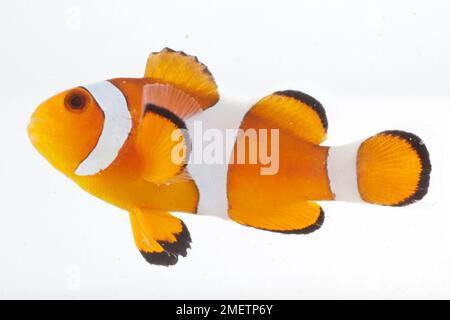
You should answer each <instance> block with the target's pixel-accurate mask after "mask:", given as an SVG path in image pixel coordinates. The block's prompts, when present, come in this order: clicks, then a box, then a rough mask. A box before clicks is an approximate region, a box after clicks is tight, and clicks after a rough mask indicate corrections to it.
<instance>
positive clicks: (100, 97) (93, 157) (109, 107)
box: [75, 81, 132, 176]
mask: <svg viewBox="0 0 450 320" xmlns="http://www.w3.org/2000/svg"><path fill="white" fill-rule="evenodd" d="M84 88H85V89H86V90H87V91H89V92H90V94H91V95H92V97H93V98H94V99H95V101H96V102H97V104H98V105H99V106H100V108H101V109H102V111H103V114H104V115H105V118H104V122H103V129H102V132H101V134H100V137H99V139H98V141H97V145H96V146H95V148H94V149H93V150H92V151H91V153H90V154H89V155H88V157H87V158H86V159H84V160H83V162H81V163H80V165H79V166H78V168H77V169H76V171H75V174H77V175H79V176H90V175H94V174H96V173H99V172H100V171H101V170H104V169H106V168H107V167H108V166H109V165H110V164H111V163H112V162H113V161H114V160H115V159H116V157H117V155H118V154H119V151H120V149H121V148H122V146H123V144H124V143H125V141H126V140H127V138H128V135H129V133H130V131H131V127H132V121H131V115H130V112H129V110H128V106H127V101H126V99H125V96H124V95H123V93H122V92H121V91H120V90H119V89H118V88H117V87H116V86H114V85H113V84H112V83H111V82H109V81H102V82H97V83H94V84H90V85H87V86H84Z"/></svg>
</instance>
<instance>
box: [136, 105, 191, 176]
mask: <svg viewBox="0 0 450 320" xmlns="http://www.w3.org/2000/svg"><path fill="white" fill-rule="evenodd" d="M136 148H137V151H138V154H139V156H140V159H141V164H142V168H141V172H142V177H143V179H145V180H147V181H149V182H153V183H166V182H167V181H168V180H171V179H173V178H175V177H176V176H177V175H179V174H180V173H182V172H183V169H184V168H185V166H186V162H187V159H189V152H190V148H191V143H190V139H189V134H188V132H187V130H186V125H185V123H184V121H183V120H182V119H181V118H179V117H178V116H177V115H175V114H174V113H173V112H171V111H169V110H167V109H165V108H163V107H159V106H156V105H153V104H147V105H146V107H145V111H144V116H143V118H142V120H141V123H140V125H139V129H138V132H137V135H136Z"/></svg>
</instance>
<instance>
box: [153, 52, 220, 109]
mask: <svg viewBox="0 0 450 320" xmlns="http://www.w3.org/2000/svg"><path fill="white" fill-rule="evenodd" d="M144 77H145V78H150V79H152V80H154V81H155V82H158V83H165V84H172V85H174V86H176V87H178V88H180V89H182V90H184V91H185V92H187V93H188V94H190V95H192V96H193V97H194V98H195V99H196V100H197V101H198V102H199V104H200V106H201V107H202V109H207V108H209V107H211V106H213V105H214V104H216V103H217V101H218V100H219V93H218V91H217V85H216V83H215V81H214V78H213V76H212V75H211V73H210V72H209V70H208V68H207V67H206V66H205V65H204V64H202V63H201V62H200V61H198V59H197V58H196V57H194V56H190V55H187V54H186V53H184V52H182V51H174V50H172V49H169V48H164V49H163V50H161V51H160V52H157V53H152V54H150V56H149V57H148V60H147V66H146V68H145V75H144Z"/></svg>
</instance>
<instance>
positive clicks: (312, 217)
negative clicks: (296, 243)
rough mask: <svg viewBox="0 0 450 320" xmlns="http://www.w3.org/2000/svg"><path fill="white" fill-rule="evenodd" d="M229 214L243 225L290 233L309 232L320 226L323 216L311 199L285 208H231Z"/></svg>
mask: <svg viewBox="0 0 450 320" xmlns="http://www.w3.org/2000/svg"><path fill="white" fill-rule="evenodd" d="M229 216H230V217H231V219H233V220H234V221H236V222H238V223H240V224H243V225H247V226H251V227H254V228H257V229H262V230H267V231H273V232H281V233H292V234H306V233H311V232H313V231H315V230H317V229H319V228H320V227H321V226H322V224H323V221H324V218H325V215H324V212H323V210H322V208H321V207H320V206H319V205H318V204H317V203H315V202H312V201H302V202H298V203H296V204H293V205H292V206H290V207H286V208H277V206H273V207H267V208H258V209H256V210H255V209H251V208H241V209H240V210H235V209H231V210H230V211H229Z"/></svg>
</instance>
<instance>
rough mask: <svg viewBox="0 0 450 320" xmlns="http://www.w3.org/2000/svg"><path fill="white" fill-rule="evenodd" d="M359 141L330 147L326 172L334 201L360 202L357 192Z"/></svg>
mask: <svg viewBox="0 0 450 320" xmlns="http://www.w3.org/2000/svg"><path fill="white" fill-rule="evenodd" d="M360 145H361V141H359V142H355V143H351V144H347V145H343V146H338V147H330V149H329V150H328V160H327V170H328V178H329V179H330V188H331V191H332V192H333V194H334V195H335V200H338V201H348V202H362V201H363V200H362V199H361V196H360V194H359V190H358V171H357V157H358V150H359V146H360Z"/></svg>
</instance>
